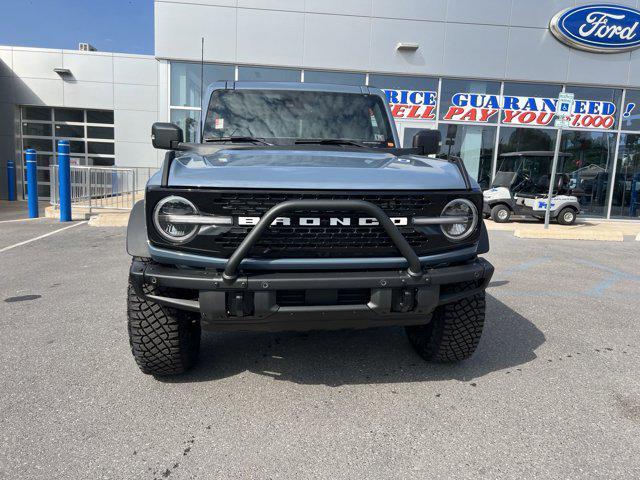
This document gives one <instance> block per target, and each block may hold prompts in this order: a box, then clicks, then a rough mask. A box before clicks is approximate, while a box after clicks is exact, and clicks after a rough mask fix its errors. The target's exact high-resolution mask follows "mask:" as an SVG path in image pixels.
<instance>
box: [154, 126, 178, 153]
mask: <svg viewBox="0 0 640 480" xmlns="http://www.w3.org/2000/svg"><path fill="white" fill-rule="evenodd" d="M182 141H183V134H182V129H181V128H180V127H179V126H177V125H176V124H174V123H161V122H156V123H154V124H153V126H152V127H151V143H152V144H153V146H154V148H161V149H163V150H175V149H177V148H178V144H179V143H182Z"/></svg>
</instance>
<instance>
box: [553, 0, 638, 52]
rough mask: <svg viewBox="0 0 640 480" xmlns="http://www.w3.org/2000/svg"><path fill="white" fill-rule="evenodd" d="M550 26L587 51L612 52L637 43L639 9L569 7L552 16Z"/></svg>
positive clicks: (635, 46) (628, 48) (565, 39)
mask: <svg viewBox="0 0 640 480" xmlns="http://www.w3.org/2000/svg"><path fill="white" fill-rule="evenodd" d="M549 28H550V29H551V32H552V33H553V34H554V35H555V36H556V38H558V39H559V40H560V41H562V42H564V43H566V44H567V45H569V46H571V47H574V48H579V49H581V50H587V51H590V52H598V53H615V52H621V51H628V50H633V49H634V48H638V47H639V46H640V11H638V10H636V9H634V8H629V7H622V6H618V5H607V4H596V5H585V6H580V7H573V8H568V9H566V10H563V11H561V12H559V13H557V14H556V15H555V16H554V17H553V18H552V19H551V23H550V25H549Z"/></svg>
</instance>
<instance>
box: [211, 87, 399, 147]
mask: <svg viewBox="0 0 640 480" xmlns="http://www.w3.org/2000/svg"><path fill="white" fill-rule="evenodd" d="M228 137H255V138H260V139H264V140H267V141H273V140H278V139H284V140H288V141H289V142H290V143H293V142H295V141H296V140H336V139H339V140H350V141H355V142H359V143H364V144H371V145H374V146H385V147H386V146H390V147H392V146H394V140H393V133H392V130H391V126H390V125H389V118H388V116H387V113H386V110H385V104H384V101H383V99H382V98H380V97H378V96H377V95H363V94H357V93H334V92H308V91H297V90H290V91H286V90H216V91H214V92H213V94H212V95H211V101H210V103H209V109H208V111H207V116H206V119H205V123H204V131H203V139H204V140H207V139H217V138H228Z"/></svg>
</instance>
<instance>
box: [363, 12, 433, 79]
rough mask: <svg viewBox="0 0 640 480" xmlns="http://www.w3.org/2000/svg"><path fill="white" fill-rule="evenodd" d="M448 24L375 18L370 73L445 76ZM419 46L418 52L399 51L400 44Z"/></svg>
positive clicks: (372, 24) (373, 20)
mask: <svg viewBox="0 0 640 480" xmlns="http://www.w3.org/2000/svg"><path fill="white" fill-rule="evenodd" d="M444 32H445V24H444V23H436V22H427V21H416V20H397V19H388V18H374V19H372V21H371V61H370V68H369V69H370V70H372V71H380V72H394V73H395V72H403V73H416V74H422V73H424V72H429V73H430V74H431V75H438V74H440V73H442V58H443V53H442V52H443V50H444V38H445V35H444ZM401 42H405V43H415V44H418V45H420V48H419V49H418V51H416V52H413V51H400V50H398V49H397V46H398V44H399V43H401Z"/></svg>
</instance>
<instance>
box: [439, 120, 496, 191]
mask: <svg viewBox="0 0 640 480" xmlns="http://www.w3.org/2000/svg"><path fill="white" fill-rule="evenodd" d="M439 129H440V135H441V136H442V146H441V147H440V152H441V155H440V156H444V157H451V156H454V157H459V158H462V160H463V161H464V165H465V167H466V168H467V171H468V172H469V175H470V176H471V177H473V178H475V179H476V180H477V181H478V183H479V184H480V186H481V187H482V188H483V189H486V188H489V184H490V183H491V164H492V162H493V149H494V145H495V139H496V127H492V126H484V125H457V124H450V125H447V124H444V123H441V124H440V126H439Z"/></svg>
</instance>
